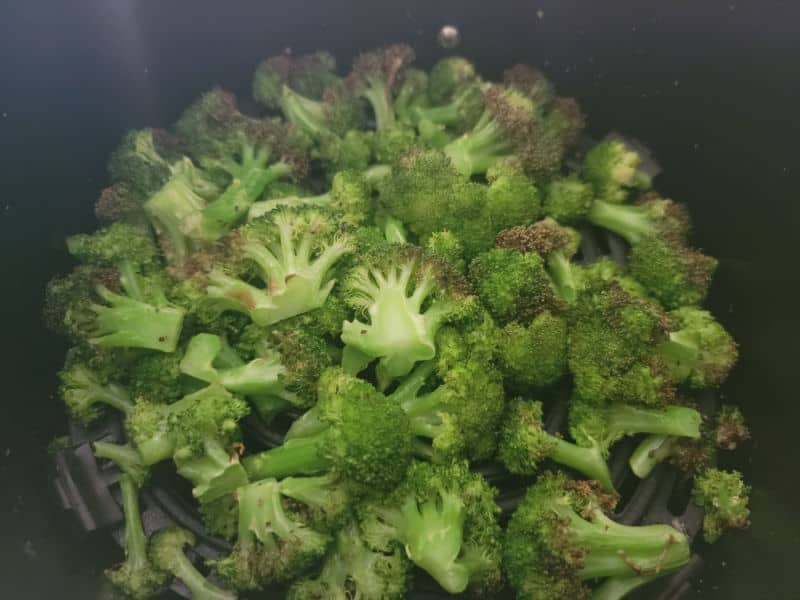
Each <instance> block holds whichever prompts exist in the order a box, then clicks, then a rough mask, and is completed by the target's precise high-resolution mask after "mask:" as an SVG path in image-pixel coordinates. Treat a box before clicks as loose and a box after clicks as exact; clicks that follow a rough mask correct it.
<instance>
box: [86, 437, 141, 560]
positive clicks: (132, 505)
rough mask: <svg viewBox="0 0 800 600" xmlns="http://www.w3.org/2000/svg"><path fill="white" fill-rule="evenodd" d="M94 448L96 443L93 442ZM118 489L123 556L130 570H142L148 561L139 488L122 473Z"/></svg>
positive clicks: (129, 477) (128, 476)
mask: <svg viewBox="0 0 800 600" xmlns="http://www.w3.org/2000/svg"><path fill="white" fill-rule="evenodd" d="M106 445H108V446H111V445H114V444H106ZM96 448H97V444H95V449H96ZM108 458H111V457H108ZM119 489H120V492H121V493H122V511H123V513H124V514H125V557H126V560H127V562H128V563H129V564H130V565H131V566H132V567H134V568H133V569H132V570H134V571H136V570H139V569H141V570H144V569H146V568H148V565H149V561H148V559H147V538H146V537H145V535H144V528H143V527H142V515H141V513H140V512H139V488H138V487H137V485H136V483H135V482H134V480H133V478H132V477H131V476H130V475H128V474H123V475H122V476H120V478H119Z"/></svg>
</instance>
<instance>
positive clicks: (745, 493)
mask: <svg viewBox="0 0 800 600" xmlns="http://www.w3.org/2000/svg"><path fill="white" fill-rule="evenodd" d="M692 501H693V502H694V503H695V504H697V505H699V506H702V507H703V508H704V509H705V511H706V514H705V517H704V518H703V537H704V538H705V540H706V541H707V542H708V543H709V544H713V543H714V542H716V541H717V540H718V539H719V538H720V536H721V535H722V533H723V532H724V531H725V530H726V529H746V528H747V527H748V526H749V525H750V508H749V506H748V503H749V501H750V486H749V485H747V484H746V483H745V482H744V480H743V479H742V474H741V473H740V472H739V471H721V470H720V469H712V468H709V469H705V470H704V471H702V472H700V473H699V474H698V475H697V476H696V477H695V480H694V486H693V487H692Z"/></svg>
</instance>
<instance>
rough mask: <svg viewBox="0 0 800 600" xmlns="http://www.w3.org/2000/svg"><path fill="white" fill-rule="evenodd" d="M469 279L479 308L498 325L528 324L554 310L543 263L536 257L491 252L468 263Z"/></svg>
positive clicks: (555, 302)
mask: <svg viewBox="0 0 800 600" xmlns="http://www.w3.org/2000/svg"><path fill="white" fill-rule="evenodd" d="M469 276H470V280H471V281H472V283H473V285H474V286H475V291H476V292H477V294H478V297H479V298H480V300H481V302H482V303H483V305H484V306H485V307H486V308H487V309H488V310H489V312H490V313H491V314H492V316H493V317H494V318H495V319H497V321H498V322H499V323H501V324H506V323H508V322H510V321H519V322H522V323H528V322H530V321H531V320H532V319H533V318H534V317H535V316H536V315H538V314H539V313H541V312H542V311H544V310H547V309H550V308H558V301H557V299H556V297H555V294H554V293H553V288H552V286H551V283H550V277H549V276H548V274H547V271H546V270H545V263H544V260H543V259H542V257H541V256H539V255H538V254H536V253H533V252H531V253H527V254H522V253H520V252H516V251H514V250H509V249H506V248H493V249H491V250H488V251H487V252H484V253H482V254H479V255H478V256H477V257H475V259H474V260H473V261H472V263H470V266H469Z"/></svg>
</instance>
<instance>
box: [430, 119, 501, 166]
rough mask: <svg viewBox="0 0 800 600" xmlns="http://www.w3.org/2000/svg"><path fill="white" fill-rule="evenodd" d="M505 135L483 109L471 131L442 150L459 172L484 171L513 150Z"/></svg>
mask: <svg viewBox="0 0 800 600" xmlns="http://www.w3.org/2000/svg"><path fill="white" fill-rule="evenodd" d="M506 137H507V136H506V134H505V132H504V131H503V129H502V127H500V126H499V125H498V124H497V122H496V121H495V120H494V119H493V118H492V116H491V114H490V113H489V112H488V111H484V113H483V114H482V115H481V118H480V119H478V122H477V123H476V124H475V127H474V128H473V129H472V131H470V132H467V133H465V134H464V135H462V136H461V137H459V138H456V139H455V140H453V141H452V142H450V143H449V144H447V145H446V146H445V147H444V148H443V150H444V153H445V154H446V155H447V156H448V157H449V158H450V160H451V162H452V163H453V166H454V167H455V169H456V170H457V171H458V172H459V173H461V174H463V175H475V174H477V173H485V172H486V171H487V169H488V168H489V167H490V166H491V165H492V164H493V163H494V162H496V161H497V160H498V159H501V158H504V157H506V156H508V155H510V154H511V153H512V152H513V148H512V146H511V145H510V144H509V143H508V142H507V141H506Z"/></svg>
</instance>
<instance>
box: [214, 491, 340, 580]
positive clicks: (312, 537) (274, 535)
mask: <svg viewBox="0 0 800 600" xmlns="http://www.w3.org/2000/svg"><path fill="white" fill-rule="evenodd" d="M237 496H238V504H239V525H238V535H237V537H236V544H235V546H234V548H233V551H232V552H231V553H230V554H229V555H228V556H226V557H224V558H222V559H219V560H217V561H214V569H215V570H216V571H217V572H218V573H219V574H220V575H221V576H222V578H223V579H224V580H225V582H226V583H228V585H230V586H231V587H233V588H234V589H237V590H256V589H260V588H261V587H262V586H263V585H266V584H268V583H272V582H282V581H287V580H290V579H292V578H294V577H296V576H297V575H299V574H300V573H302V572H303V571H305V570H306V569H307V568H308V567H310V566H311V565H312V564H313V563H314V562H316V561H317V560H318V559H319V558H320V557H322V555H323V554H324V553H325V549H326V547H327V545H328V542H329V539H330V538H329V536H328V535H327V534H325V533H321V532H319V531H315V530H314V529H313V528H311V527H309V526H308V525H306V524H304V523H303V522H301V521H298V520H295V519H294V518H293V517H292V516H291V515H290V514H289V513H288V512H287V510H286V509H285V508H284V506H283V499H282V495H281V484H280V483H279V482H278V481H275V480H274V479H265V480H263V481H257V482H255V483H251V484H249V485H246V486H244V487H241V488H239V490H237Z"/></svg>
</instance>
